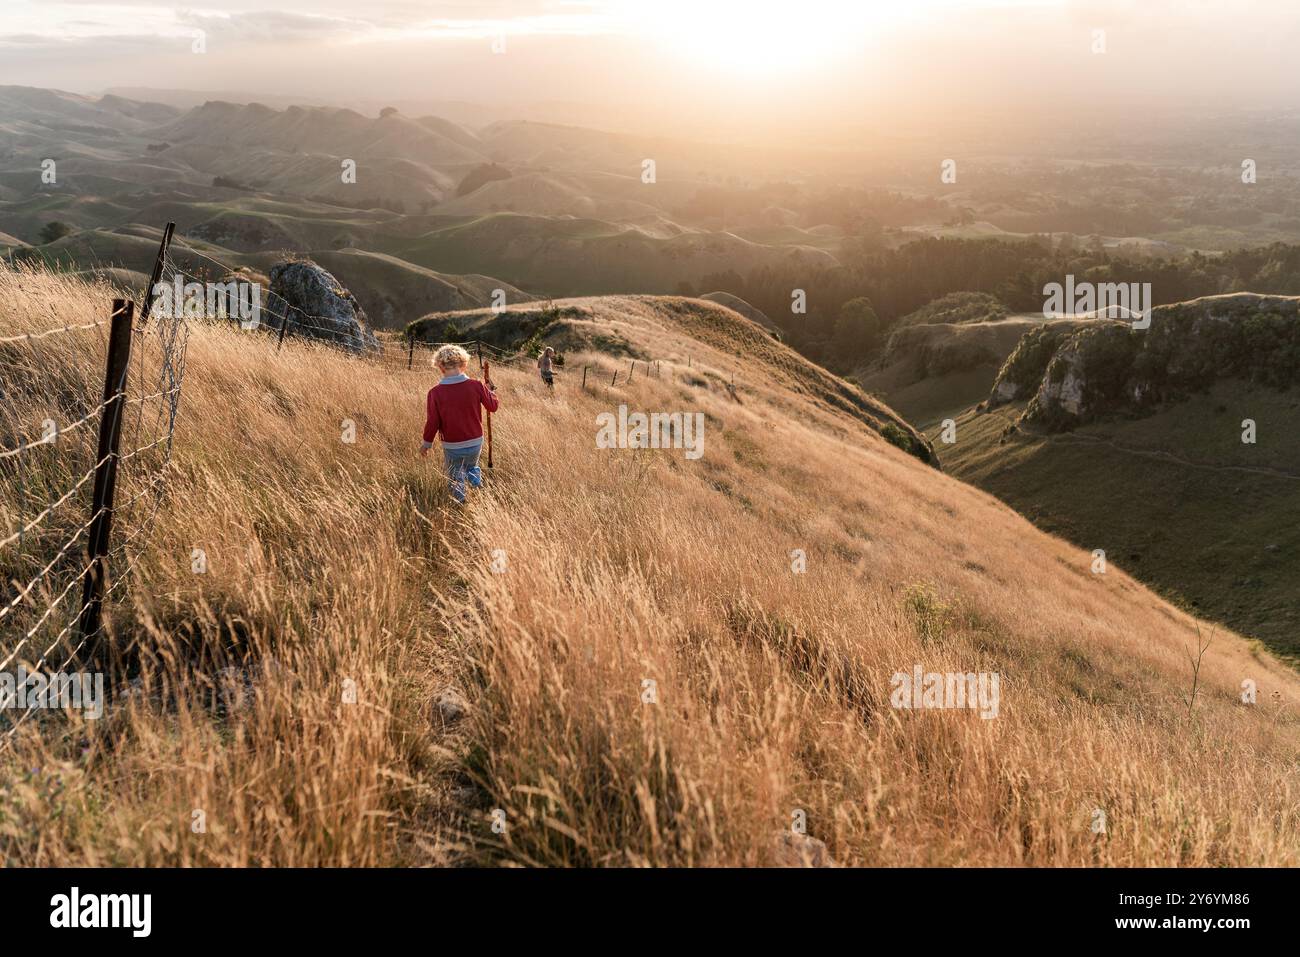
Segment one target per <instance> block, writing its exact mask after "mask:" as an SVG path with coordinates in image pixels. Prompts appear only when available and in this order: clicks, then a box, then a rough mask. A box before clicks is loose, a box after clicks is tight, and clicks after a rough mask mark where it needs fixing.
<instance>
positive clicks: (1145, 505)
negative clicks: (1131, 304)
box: [934, 294, 1300, 660]
mask: <svg viewBox="0 0 1300 957" xmlns="http://www.w3.org/2000/svg"><path fill="white" fill-rule="evenodd" d="M986 406H991V407H993V410H994V414H992V415H987V416H983V415H977V414H974V413H967V414H965V415H964V416H960V417H959V418H958V428H957V436H956V438H957V441H956V442H955V443H954V444H952V445H947V444H940V445H939V446H938V447H939V451H940V454H941V455H942V457H943V459H944V462H945V464H946V465H950V466H951V467H952V469H953V470H954V471H955V473H956V474H957V475H959V476H960V477H962V478H964V479H966V480H968V481H971V482H974V483H976V484H978V485H980V486H981V487H982V488H984V489H987V490H988V491H990V492H993V493H994V494H996V495H998V496H999V497H1000V498H1002V499H1003V500H1004V501H1006V502H1008V503H1010V504H1012V505H1014V506H1015V507H1017V508H1018V509H1020V510H1021V511H1023V512H1024V513H1025V514H1026V515H1028V516H1029V517H1030V518H1032V519H1034V521H1035V522H1037V523H1038V524H1040V525H1041V526H1042V527H1044V528H1046V529H1048V530H1050V531H1053V532H1056V533H1058V534H1061V535H1064V536H1065V537H1067V538H1069V539H1070V540H1072V541H1074V542H1077V543H1078V544H1080V545H1083V546H1085V547H1088V548H1103V549H1105V550H1106V552H1107V554H1108V555H1110V556H1111V557H1112V560H1113V561H1115V562H1118V563H1119V564H1121V565H1123V566H1124V567H1125V568H1126V569H1128V570H1129V571H1130V572H1132V573H1133V574H1134V575H1136V576H1138V577H1140V578H1141V579H1142V580H1143V581H1146V582H1148V583H1150V584H1153V585H1155V586H1157V587H1158V588H1159V589H1160V590H1161V591H1163V592H1165V593H1167V594H1169V595H1171V596H1176V597H1178V598H1179V599H1180V600H1183V601H1186V602H1188V603H1190V604H1191V606H1192V607H1194V608H1195V609H1197V610H1198V611H1199V612H1200V613H1201V614H1203V615H1205V616H1207V617H1210V618H1214V619H1218V620H1221V621H1225V622H1227V623H1228V624H1229V625H1230V626H1232V627H1234V628H1236V629H1238V630H1239V631H1242V632H1245V633H1248V634H1251V635H1254V636H1256V637H1258V638H1260V639H1262V640H1264V641H1265V642H1266V643H1267V644H1268V645H1269V646H1270V647H1271V648H1272V649H1273V650H1275V651H1276V652H1278V653H1281V654H1284V655H1287V656H1289V657H1291V658H1294V659H1297V660H1300V638H1297V630H1296V629H1297V626H1300V592H1298V591H1297V589H1296V587H1295V581H1296V577H1297V575H1300V541H1298V540H1297V539H1296V536H1295V535H1293V534H1292V533H1291V531H1290V529H1292V528H1294V527H1295V524H1296V519H1297V518H1300V446H1298V445H1297V444H1296V442H1295V436H1296V434H1297V432H1300V300H1298V299H1295V298H1290V297H1281V296H1255V295H1247V294H1241V295H1232V296H1212V297H1207V298H1204V299H1197V300H1193V301H1190V302H1185V303H1176V304H1173V305H1168V306H1161V307H1158V308H1157V309H1155V310H1154V312H1153V314H1152V319H1151V328H1150V329H1148V330H1145V331H1137V330H1130V329H1128V327H1127V326H1125V325H1124V324H1120V323H1108V322H1096V321H1090V322H1083V323H1078V324H1076V325H1074V326H1071V325H1070V324H1068V323H1049V324H1046V325H1044V326H1041V327H1038V328H1037V329H1035V330H1034V331H1033V332H1032V333H1031V334H1030V335H1027V336H1026V337H1025V338H1024V339H1023V340H1022V341H1021V342H1020V344H1019V345H1018V346H1017V348H1016V350H1015V352H1014V354H1012V356H1011V357H1010V358H1009V359H1008V360H1007V363H1006V365H1005V367H1004V368H1003V370H1002V371H1001V372H1000V373H999V376H998V379H997V382H996V384H995V386H994V387H993V388H992V389H991V390H990V395H989V396H988V402H987V403H986ZM1247 421H1249V422H1250V423H1253V427H1247V425H1246V423H1247ZM1252 430H1253V434H1251V432H1252ZM934 431H935V432H936V434H937V432H938V430H937V429H935V430H934ZM1243 436H1245V437H1247V438H1253V441H1243Z"/></svg>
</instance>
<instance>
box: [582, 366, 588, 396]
mask: <svg viewBox="0 0 1300 957" xmlns="http://www.w3.org/2000/svg"><path fill="white" fill-rule="evenodd" d="M582 388H583V391H586V388H587V367H586V366H583V367H582Z"/></svg>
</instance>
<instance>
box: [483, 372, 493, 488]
mask: <svg viewBox="0 0 1300 957" xmlns="http://www.w3.org/2000/svg"><path fill="white" fill-rule="evenodd" d="M491 365H492V363H490V362H485V363H483V384H484V385H486V386H487V387H488V388H489V389H491V388H492V377H491V376H490V375H489V374H488V370H489V368H490V366H491ZM487 447H488V468H492V413H491V412H489V413H488V414H487Z"/></svg>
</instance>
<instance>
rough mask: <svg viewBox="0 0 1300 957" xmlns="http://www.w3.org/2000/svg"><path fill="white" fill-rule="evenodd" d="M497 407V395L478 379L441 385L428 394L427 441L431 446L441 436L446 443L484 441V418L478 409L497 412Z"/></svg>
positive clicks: (425, 429)
mask: <svg viewBox="0 0 1300 957" xmlns="http://www.w3.org/2000/svg"><path fill="white" fill-rule="evenodd" d="M498 405H499V403H498V402H497V397H496V394H495V393H493V392H492V391H491V390H489V389H488V387H487V386H485V385H484V384H483V383H482V382H480V381H479V380H478V379H462V380H461V381H459V382H440V383H438V384H437V385H436V386H434V387H433V388H432V389H430V390H429V398H428V400H427V401H426V408H427V409H428V418H427V419H426V420H425V423H424V441H426V442H432V441H433V439H434V436H436V435H437V434H438V433H439V432H441V433H442V440H443V441H444V442H467V441H469V440H470V439H481V438H482V437H483V416H482V414H481V413H480V412H479V407H480V406H481V407H483V408H485V409H487V410H488V411H489V412H495V411H496V410H497V406H498Z"/></svg>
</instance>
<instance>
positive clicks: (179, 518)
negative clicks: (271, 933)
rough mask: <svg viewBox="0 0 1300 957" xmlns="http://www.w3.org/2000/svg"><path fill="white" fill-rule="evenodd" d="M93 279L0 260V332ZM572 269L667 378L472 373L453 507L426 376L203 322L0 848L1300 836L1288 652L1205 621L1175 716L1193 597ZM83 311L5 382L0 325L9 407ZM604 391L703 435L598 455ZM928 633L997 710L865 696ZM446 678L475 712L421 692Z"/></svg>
mask: <svg viewBox="0 0 1300 957" xmlns="http://www.w3.org/2000/svg"><path fill="white" fill-rule="evenodd" d="M106 296H107V292H106V290H104V289H102V288H101V289H92V288H90V287H86V286H84V285H81V284H79V283H77V282H74V281H72V280H68V279H63V278H58V277H49V276H42V275H21V276H19V275H15V274H12V273H0V335H4V334H6V331H11V330H14V329H23V328H46V327H49V326H50V325H54V324H62V323H63V322H72V321H76V320H77V319H78V318H79V317H82V316H85V315H87V314H103V313H106V312H107V308H106ZM597 303H598V313H597V314H598V317H602V319H603V321H604V322H606V323H609V324H611V325H612V326H616V327H617V328H618V329H619V331H620V334H621V335H623V336H625V337H627V338H628V339H629V340H631V341H634V342H635V343H636V344H637V346H638V347H639V348H641V349H643V350H644V351H645V353H646V354H648V355H652V356H656V357H663V359H664V360H665V361H664V363H663V367H662V368H663V375H662V376H661V377H659V378H647V377H645V376H640V377H637V378H634V380H633V382H632V383H631V384H630V385H627V386H620V387H616V388H614V389H609V388H607V387H606V385H605V383H607V382H608V376H605V378H604V379H600V378H599V377H595V376H593V380H594V381H600V382H601V384H600V385H599V386H595V387H593V388H591V389H589V391H588V393H586V394H584V393H582V392H581V391H580V390H579V389H578V387H577V380H578V378H579V377H580V374H579V373H575V371H574V369H575V367H577V368H580V366H581V364H582V363H583V362H587V363H590V364H597V363H601V362H605V366H604V368H605V369H606V370H612V368H613V363H612V360H605V359H603V358H602V357H600V356H597V355H585V356H583V355H576V354H570V355H569V356H568V357H567V358H568V370H569V371H568V372H567V373H566V374H565V375H564V376H562V377H561V379H560V383H559V386H558V388H557V392H556V394H555V395H554V396H553V397H552V396H548V395H547V394H546V393H545V392H544V390H543V389H542V387H541V385H540V383H538V382H537V381H536V379H535V377H534V376H533V375H532V374H530V373H529V372H528V371H527V370H511V369H505V368H502V369H500V370H499V371H498V372H497V373H496V374H495V375H494V378H495V379H497V381H498V385H499V388H500V394H501V397H502V404H503V408H502V411H501V413H500V415H499V416H497V417H496V418H495V426H496V427H495V439H496V456H497V468H496V469H495V470H494V471H493V472H492V473H490V474H489V477H488V487H487V488H486V489H485V490H484V491H482V492H480V493H479V494H477V495H476V496H475V497H474V498H473V500H472V502H471V505H470V506H469V507H468V508H466V509H463V510H453V509H451V507H450V505H449V503H448V502H447V498H446V491H445V483H444V482H443V481H442V480H441V478H440V477H438V475H437V474H436V468H435V466H434V464H433V463H432V461H421V460H419V459H418V458H417V457H416V456H415V449H416V447H417V445H418V439H419V430H420V427H421V425H422V408H423V394H424V391H425V389H427V387H428V385H429V384H430V376H429V375H428V374H427V372H424V373H406V372H402V371H397V370H393V369H385V368H379V367H375V366H373V365H370V364H366V363H362V362H358V361H355V360H349V359H347V358H344V357H342V356H340V355H338V354H336V353H333V352H330V351H328V350H326V349H323V348H318V347H311V346H308V345H305V344H297V343H292V342H291V343H290V344H287V345H286V347H285V349H284V351H283V352H282V353H280V354H279V355H277V354H276V353H275V352H274V351H273V350H272V349H269V348H268V347H267V345H266V343H265V342H264V340H262V339H261V338H260V337H258V336H256V335H249V334H247V333H241V332H239V331H237V330H232V329H224V328H212V327H201V328H195V330H194V332H193V336H192V339H191V342H190V346H189V356H188V368H187V372H186V379H185V392H184V400H183V404H182V412H181V419H180V423H179V425H178V428H177V434H176V450H175V454H174V458H173V465H172V469H171V474H170V476H169V485H168V492H167V497H166V500H165V504H164V506H163V508H162V509H161V511H160V513H159V515H158V518H157V522H156V525H155V527H154V532H153V534H152V535H151V536H150V538H149V540H148V544H147V546H146V547H145V548H144V550H143V551H142V552H141V554H140V556H139V564H138V566H137V567H138V569H139V571H140V575H141V578H140V580H139V581H137V582H134V583H133V590H132V597H131V599H130V601H128V602H126V603H125V604H122V605H120V606H118V607H117V608H115V610H114V616H113V622H114V631H115V634H114V642H115V647H116V648H117V650H118V651H119V653H120V655H121V660H122V661H123V662H124V663H126V665H128V666H129V667H130V668H131V669H132V672H131V673H132V674H133V675H136V676H137V686H138V688H137V690H136V691H135V692H134V693H133V694H132V695H131V696H130V697H129V700H127V701H126V702H123V703H119V704H117V705H116V706H115V707H114V708H113V709H112V710H111V711H110V713H109V715H108V716H106V718H105V719H103V720H102V721H100V722H98V723H94V724H91V723H86V724H80V725H78V724H72V725H69V724H67V723H66V722H64V721H63V720H62V719H59V720H55V721H47V722H45V723H43V724H41V725H39V726H37V725H36V724H35V723H33V725H32V726H31V727H30V728H29V729H24V731H23V733H21V734H20V735H19V737H18V739H17V740H16V741H15V743H14V745H13V746H12V748H11V749H10V750H9V751H7V752H5V753H4V754H3V757H0V782H3V783H0V851H2V852H3V857H4V859H5V860H6V861H7V862H9V863H14V864H91V865H98V864H165V865H186V864H213V865H233V866H238V865H258V864H268V865H335V864H337V865H372V864H454V863H493V864H498V863H512V864H533V865H592V864H594V865H642V864H649V865H762V864H771V863H777V862H779V861H781V860H783V859H784V858H783V856H782V853H781V850H780V849H781V846H782V845H781V843H780V841H779V840H778V836H779V835H780V833H781V832H782V831H788V829H789V827H790V824H791V821H792V815H794V813H795V812H796V811H800V810H801V811H803V812H804V813H805V814H806V818H807V826H808V833H809V834H810V835H812V836H813V837H816V838H819V839H821V840H823V841H825V842H826V844H827V846H828V849H829V852H830V854H831V856H832V857H833V858H834V860H835V861H837V862H839V863H841V864H848V865H923V864H929V865H949V864H951V865H993V864H1031V865H1094V864H1098V865H1253V864H1296V863H1300V841H1298V840H1297V825H1298V824H1300V812H1298V811H1297V806H1298V804H1300V802H1298V800H1297V798H1300V785H1298V784H1297V758H1298V756H1300V752H1298V750H1297V749H1298V746H1300V722H1298V721H1297V718H1296V705H1297V703H1300V681H1298V680H1297V677H1296V675H1295V674H1294V673H1292V672H1290V671H1288V670H1287V669H1285V668H1283V667H1281V666H1279V665H1277V664H1276V663H1274V662H1272V661H1271V660H1269V659H1268V658H1267V657H1266V656H1264V655H1262V654H1261V653H1259V652H1258V650H1257V649H1256V648H1254V647H1252V646H1249V645H1248V644H1247V643H1246V642H1244V641H1242V640H1241V639H1239V638H1237V637H1235V636H1232V635H1230V634H1227V633H1224V632H1222V631H1219V632H1217V633H1216V637H1215V640H1214V642H1213V644H1212V645H1211V647H1210V649H1209V652H1208V653H1207V655H1206V660H1205V664H1204V667H1203V669H1202V673H1201V684H1200V690H1199V693H1198V697H1197V700H1196V704H1195V708H1194V709H1191V710H1189V707H1188V704H1187V695H1188V692H1189V690H1190V688H1191V668H1190V666H1189V664H1188V662H1187V658H1186V656H1187V653H1188V652H1189V651H1190V650H1192V648H1193V645H1194V642H1195V639H1196V632H1195V623H1194V622H1193V620H1192V619H1191V618H1189V617H1187V616H1186V615H1184V614H1183V613H1181V612H1179V611H1177V610H1175V609H1173V608H1171V607H1170V606H1168V605H1167V604H1165V603H1164V602H1162V601H1160V600H1159V599H1158V598H1156V597H1155V596H1153V595H1152V594H1151V593H1150V592H1148V591H1147V590H1146V589H1144V588H1143V587H1142V586H1140V585H1138V584H1137V583H1135V582H1134V581H1133V580H1132V579H1131V578H1129V577H1128V576H1127V575H1125V574H1124V573H1123V572H1122V571H1120V570H1118V569H1116V568H1114V567H1112V568H1111V569H1110V571H1109V572H1108V573H1107V574H1106V575H1104V576H1096V575H1093V574H1091V573H1090V570H1089V566H1090V562H1091V556H1090V555H1088V554H1086V553H1084V552H1081V551H1080V550H1078V549H1074V548H1072V547H1069V546H1067V545H1065V544H1064V543H1062V542H1061V541H1059V540H1056V539H1054V538H1051V537H1049V536H1047V535H1044V534H1042V533H1040V532H1038V531H1037V530H1035V529H1034V528H1033V527H1032V526H1031V525H1030V524H1029V523H1028V522H1026V521H1024V520H1023V519H1022V518H1020V517H1019V516H1017V515H1016V514H1014V513H1012V512H1011V511H1010V510H1008V509H1007V508H1006V507H1004V506H1003V505H1001V504H1000V503H998V502H997V501H996V500H994V499H992V498H991V497H989V496H988V495H985V494H983V493H981V492H979V491H977V490H975V489H973V488H970V487H968V486H966V485H963V484H961V483H959V482H957V481H955V480H953V479H950V478H948V477H946V476H944V475H942V474H940V473H938V472H936V471H935V470H933V469H932V468H929V467H927V466H926V465H923V464H922V463H920V462H918V461H917V460H916V459H913V458H911V457H909V456H907V455H904V454H903V453H901V452H899V451H898V450H897V449H895V448H894V447H892V446H891V445H889V444H888V443H886V442H884V441H883V440H881V439H880V438H879V437H878V436H877V435H875V433H873V432H871V431H870V430H868V429H867V428H865V427H864V426H863V424H862V422H861V421H859V420H858V419H856V418H853V417H851V416H850V415H848V414H846V413H845V412H842V411H838V410H837V409H836V408H834V407H832V406H831V405H828V404H827V403H826V402H823V401H821V400H820V399H819V398H818V397H817V396H815V395H800V394H798V393H796V392H794V391H791V390H790V389H789V388H788V387H787V379H788V377H789V374H790V373H789V369H790V368H792V367H793V366H790V365H787V366H786V367H783V368H781V369H777V368H776V367H775V366H773V367H771V368H769V365H768V359H766V358H762V357H760V358H758V359H756V360H755V361H754V362H753V363H751V364H749V365H744V364H738V362H737V360H736V357H735V356H734V355H728V354H727V353H726V351H725V350H721V349H719V348H718V347H716V346H713V345H706V344H704V343H703V342H701V341H698V340H687V339H686V338H685V336H686V333H687V330H688V328H689V324H688V323H686V322H685V321H683V320H682V318H681V315H680V310H679V309H678V308H677V307H673V308H668V307H667V306H664V307H660V306H658V305H657V304H656V302H655V301H653V300H646V299H602V300H598V301H597ZM102 338H103V336H102V333H99V332H95V333H87V334H84V335H80V336H78V337H71V336H60V337H56V339H57V341H55V340H47V341H45V342H44V343H43V344H42V346H41V349H42V352H43V353H44V354H45V355H47V356H50V357H52V358H50V359H47V360H46V361H45V362H44V363H43V364H41V365H39V366H34V367H32V369H31V373H30V374H31V379H30V381H28V382H25V383H24V384H23V385H22V386H21V388H20V387H18V386H12V388H11V385H12V384H11V382H10V377H11V376H12V375H14V372H13V368H14V366H13V362H12V358H13V357H12V356H11V355H10V354H9V353H6V354H5V356H3V357H0V358H4V359H5V360H6V362H7V363H8V364H5V365H0V369H2V370H3V373H2V374H3V376H4V377H5V380H4V383H3V385H4V390H5V392H6V395H10V394H13V395H16V396H20V397H21V401H22V402H23V403H26V406H25V407H23V408H13V407H11V409H10V413H11V418H12V419H13V420H14V421H15V422H31V421H33V420H34V421H35V422H38V423H39V421H40V420H41V419H42V418H44V417H45V414H48V413H45V414H43V413H42V409H44V408H47V407H48V406H49V405H50V404H51V402H52V401H54V396H55V393H56V392H58V391H60V386H59V385H58V384H59V383H62V384H63V385H62V391H69V390H71V389H72V388H74V387H77V388H80V387H85V388H91V387H92V386H91V384H92V383H94V382H95V381H96V375H97V369H98V367H99V363H100V361H101V359H100V356H101V355H102V345H101V341H102ZM16 348H19V349H28V348H33V349H34V348H35V347H27V346H19V347H16ZM779 348H780V349H783V347H779ZM685 351H689V353H690V354H691V355H692V363H693V365H692V369H691V370H690V372H689V373H688V371H687V370H686V369H685V368H684V366H683V365H681V364H679V363H678V362H676V361H674V360H675V359H677V358H681V357H682V355H683V353H684V352H685ZM783 361H784V360H783ZM792 361H793V360H791V362H792ZM701 365H702V366H704V367H705V369H706V371H707V370H709V369H713V370H714V371H716V372H717V373H718V376H719V378H726V377H727V376H729V375H730V373H731V371H733V370H735V371H737V372H738V375H737V384H738V386H739V387H740V394H741V397H742V399H743V404H737V403H735V402H733V401H732V400H731V399H730V397H729V396H728V394H727V392H726V390H725V389H722V388H718V387H714V386H709V385H696V384H692V383H693V382H696V381H699V380H701V379H705V380H707V378H708V376H707V375H704V374H702V373H701V372H700V371H699V370H698V368H697V367H699V366H701ZM619 402H627V403H628V404H629V406H631V407H632V408H633V409H643V410H664V411H672V410H689V411H695V410H698V411H702V412H704V413H705V414H706V416H707V417H708V418H707V423H708V424H707V426H706V433H705V442H706V445H705V449H706V451H705V455H704V458H703V459H701V460H700V461H698V462H689V461H686V460H685V458H684V456H683V455H682V453H681V452H680V451H669V450H599V449H597V448H596V447H595V442H594V435H595V431H596V426H595V415H596V414H597V413H598V412H601V411H607V410H612V409H614V408H616V407H617V405H618V404H619ZM344 419H351V420H353V421H354V422H355V423H356V430H357V441H356V442H355V444H345V443H343V442H342V441H341V440H340V436H341V432H342V428H343V426H342V423H343V420H344ZM6 428H7V429H8V428H10V427H9V426H8V425H6ZM11 438H12V436H8V439H11ZM11 444H12V442H10V441H8V440H7V441H6V444H5V447H6V448H7V447H9V446H10V445H11ZM126 481H127V482H128V486H129V481H130V480H129V479H126ZM4 487H5V488H6V489H8V488H9V486H8V485H5V486H4ZM5 504H6V511H7V512H9V513H10V515H9V516H8V517H10V518H11V517H12V508H11V503H9V502H6V503H5ZM195 548H202V549H203V550H204V551H205V552H206V554H207V557H208V561H209V569H208V571H207V573H206V574H202V575H199V574H194V573H193V572H192V570H191V556H192V553H193V550H194V549H195ZM795 549H803V550H804V551H805V552H806V553H807V562H808V564H807V571H806V573H804V574H796V573H794V572H793V571H792V569H791V552H792V550H795ZM503 561H504V565H503ZM502 568H504V570H501V569H502ZM1203 627H1204V626H1203ZM6 637H7V636H6ZM916 663H921V664H922V665H924V667H925V668H926V669H927V670H937V671H949V670H952V671H963V672H969V671H996V672H998V673H999V674H1000V675H1001V709H1000V715H999V717H997V718H996V719H994V720H981V719H980V718H979V717H978V716H976V715H975V714H973V713H969V712H958V711H928V712H927V711H918V712H912V711H899V710H895V709H893V708H891V707H890V704H889V690H890V676H891V675H892V674H893V673H894V672H895V671H910V670H911V669H912V667H913V665H914V664H916ZM1244 678H1253V679H1254V680H1256V681H1257V682H1258V685H1259V703H1258V704H1257V705H1255V706H1247V705H1244V704H1242V703H1241V702H1240V700H1239V686H1240V683H1241V681H1242V680H1243V679H1244ZM349 680H350V681H351V682H354V683H355V684H354V685H349V684H348V683H347V682H348V681H349ZM646 681H653V682H654V683H655V684H654V688H655V690H656V692H657V702H656V703H652V704H651V703H645V702H644V698H645V689H646V687H647V686H646V684H645V682H646ZM353 686H354V687H355V689H356V703H355V704H349V703H347V702H345V700H344V696H345V692H346V690H347V689H348V688H350V687H353ZM448 686H454V687H457V688H459V689H460V690H461V692H462V693H463V694H464V696H465V698H466V699H467V700H468V703H469V711H468V715H467V716H466V717H465V718H464V719H463V720H461V721H460V722H457V723H455V724H452V725H450V726H444V723H443V721H442V719H441V718H440V717H439V715H438V713H437V712H436V710H435V709H432V708H431V706H430V705H431V702H432V701H433V700H434V698H435V697H436V696H437V694H438V693H439V692H440V691H441V690H442V689H443V688H444V687H448ZM222 689H224V691H225V694H224V696H223V695H222V693H221V692H222ZM241 690H242V692H243V693H242V694H241V693H240V692H241ZM214 695H215V699H216V701H217V702H218V703H219V704H214ZM33 769H39V771H33ZM1095 808H1100V809H1102V810H1104V812H1105V815H1106V823H1107V829H1106V832H1105V833H1104V834H1095V833H1093V832H1092V830H1091V829H1090V827H1089V825H1090V823H1091V821H1092V814H1093V809H1095ZM195 810H202V811H203V812H204V813H205V815H206V832H205V833H201V834H200V833H195V832H194V831H193V830H192V829H191V822H192V820H193V812H194V811H195ZM495 810H500V811H503V812H504V821H505V824H506V827H505V829H504V831H503V832H501V833H498V832H497V831H496V830H494V829H493V827H492V821H493V811H495ZM498 830H499V829H498Z"/></svg>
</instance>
